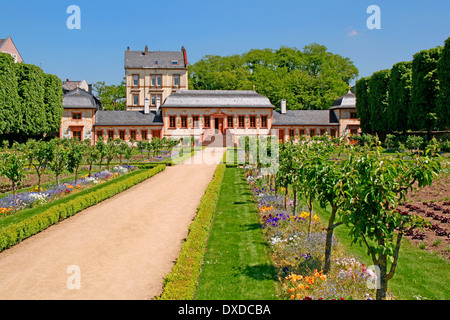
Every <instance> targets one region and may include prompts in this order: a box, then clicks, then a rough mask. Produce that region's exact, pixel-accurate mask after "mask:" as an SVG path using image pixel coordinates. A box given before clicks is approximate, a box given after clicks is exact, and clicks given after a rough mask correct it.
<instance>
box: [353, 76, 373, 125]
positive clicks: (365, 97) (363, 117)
mask: <svg viewBox="0 0 450 320" xmlns="http://www.w3.org/2000/svg"><path fill="white" fill-rule="evenodd" d="M369 80H370V77H366V78H361V79H359V80H358V81H356V85H355V95H356V96H357V97H358V99H356V111H357V113H358V118H359V120H360V123H361V130H362V132H363V133H367V134H371V133H372V122H371V120H370V111H369Z"/></svg>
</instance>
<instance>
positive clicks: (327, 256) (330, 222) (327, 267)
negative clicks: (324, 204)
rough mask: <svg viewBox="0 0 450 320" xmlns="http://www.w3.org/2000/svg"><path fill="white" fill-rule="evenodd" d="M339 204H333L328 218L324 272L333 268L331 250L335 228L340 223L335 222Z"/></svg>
mask: <svg viewBox="0 0 450 320" xmlns="http://www.w3.org/2000/svg"><path fill="white" fill-rule="evenodd" d="M337 209H338V208H337V206H335V205H332V206H331V215H330V219H329V220H328V228H327V238H326V241H325V265H324V267H323V273H325V274H327V273H328V271H330V268H331V250H332V240H333V231H334V228H336V227H337V226H338V225H340V224H341V223H338V224H334V219H335V218H336V212H337Z"/></svg>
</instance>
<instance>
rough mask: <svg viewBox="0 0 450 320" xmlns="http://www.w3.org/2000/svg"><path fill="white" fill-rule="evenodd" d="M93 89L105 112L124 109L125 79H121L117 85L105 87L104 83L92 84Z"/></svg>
mask: <svg viewBox="0 0 450 320" xmlns="http://www.w3.org/2000/svg"><path fill="white" fill-rule="evenodd" d="M93 88H94V90H95V91H96V93H97V97H98V98H99V99H100V102H101V104H102V107H103V109H105V110H125V109H126V92H127V91H126V79H125V78H123V79H122V81H121V82H120V84H119V85H114V84H113V85H107V84H106V83H105V81H99V82H97V83H94V84H93Z"/></svg>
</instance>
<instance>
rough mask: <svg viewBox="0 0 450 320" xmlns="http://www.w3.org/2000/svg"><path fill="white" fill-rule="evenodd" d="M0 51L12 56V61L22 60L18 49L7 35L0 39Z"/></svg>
mask: <svg viewBox="0 0 450 320" xmlns="http://www.w3.org/2000/svg"><path fill="white" fill-rule="evenodd" d="M0 52H5V53H9V54H10V55H11V56H12V57H13V58H14V62H23V59H22V56H21V55H20V53H19V50H17V47H16V45H15V44H14V42H13V41H12V39H11V37H9V36H8V37H7V38H6V39H0Z"/></svg>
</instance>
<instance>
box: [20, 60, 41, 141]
mask: <svg viewBox="0 0 450 320" xmlns="http://www.w3.org/2000/svg"><path fill="white" fill-rule="evenodd" d="M14 66H15V70H16V76H17V83H18V85H17V92H18V94H19V101H20V109H19V112H18V114H17V117H18V118H19V121H20V123H19V130H18V131H19V132H20V133H21V134H22V135H23V136H39V137H42V135H43V134H44V133H45V130H44V128H45V123H46V114H45V108H44V95H45V88H44V72H43V71H42V69H41V68H39V67H38V66H35V65H32V64H26V63H16V64H15V65H14Z"/></svg>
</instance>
